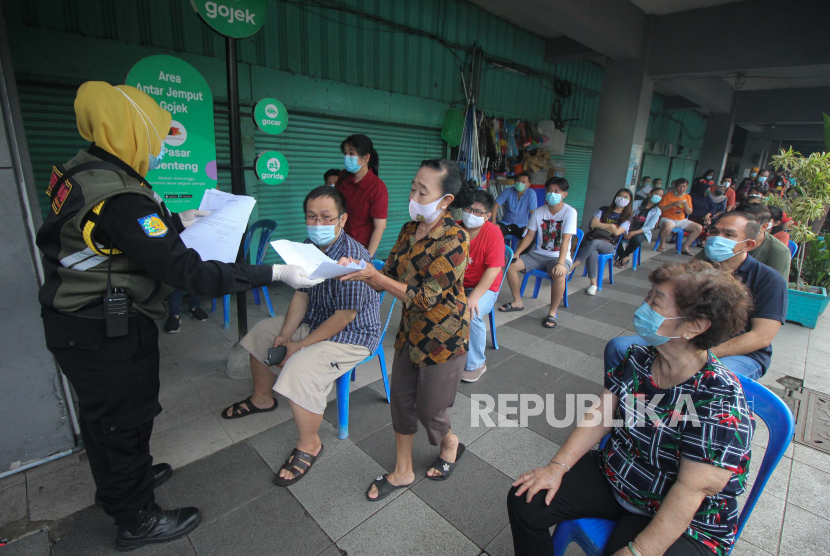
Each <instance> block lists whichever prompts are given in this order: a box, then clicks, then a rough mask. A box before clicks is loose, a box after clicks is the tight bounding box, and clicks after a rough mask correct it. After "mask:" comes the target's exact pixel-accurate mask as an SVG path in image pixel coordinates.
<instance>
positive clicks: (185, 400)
mask: <svg viewBox="0 0 830 556" xmlns="http://www.w3.org/2000/svg"><path fill="white" fill-rule="evenodd" d="M159 403H160V404H161V407H162V408H163V410H162V412H161V413H160V414H159V416H158V417H156V419H155V421H154V422H153V432H154V433H156V434H158V433H160V432H163V431H166V430H167V429H169V428H172V427H175V426H176V425H180V424H182V423H186V422H188V421H192V420H193V419H196V418H197V417H202V416H203V415H207V414H208V413H210V407H209V406H208V405H207V404H206V403H205V401H204V400H203V399H202V397H201V396H199V393H198V392H197V391H196V389H195V388H194V387H193V384H192V383H191V382H190V381H185V382H183V383H181V384H178V385H176V386H171V387H169V388H167V389H166V390H163V391H162V392H161V393H159Z"/></svg>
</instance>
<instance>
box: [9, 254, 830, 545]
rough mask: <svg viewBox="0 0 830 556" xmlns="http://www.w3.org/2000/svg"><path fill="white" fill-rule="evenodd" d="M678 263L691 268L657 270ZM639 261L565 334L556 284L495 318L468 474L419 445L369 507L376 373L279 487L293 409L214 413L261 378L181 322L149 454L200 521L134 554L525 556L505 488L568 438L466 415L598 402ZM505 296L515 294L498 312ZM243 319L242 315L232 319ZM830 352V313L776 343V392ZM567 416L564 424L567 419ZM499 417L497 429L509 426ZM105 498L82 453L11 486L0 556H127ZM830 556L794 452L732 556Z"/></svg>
mask: <svg viewBox="0 0 830 556" xmlns="http://www.w3.org/2000/svg"><path fill="white" fill-rule="evenodd" d="M652 255H653V254H652V253H646V254H645V257H646V258H651V256H652ZM673 259H677V260H688V259H686V258H680V257H677V256H673V255H663V256H661V257H660V258H659V260H661V261H665V260H673ZM644 262H645V265H644V267H645V268H643V269H641V270H638V271H637V272H636V273H634V272H631V271H626V272H622V273H618V275H617V276H616V278H615V282H616V283H615V285H610V284H607V283H606V284H605V286H604V289H603V290H602V292H600V293H599V294H598V295H597V296H596V297H588V296H585V295H584V292H583V289H584V287H585V286H586V285H587V281H586V280H584V279H575V280H574V281H573V282H572V284H571V288H570V289H571V298H570V305H571V306H570V308H568V309H565V308H562V309H561V310H560V313H559V323H560V326H559V327H558V328H557V329H556V330H554V331H550V330H546V329H544V328H542V327H541V326H540V324H539V321H540V320H541V317H542V316H543V315H544V314H545V313H546V309H545V307H546V305H547V302H548V295H547V291H546V288H543V289H542V294H540V298H539V299H537V300H532V299H526V300H525V304H526V309H525V311H524V312H517V313H511V314H504V313H496V322H497V324H498V340H499V344H500V346H501V349H499V350H498V351H495V350H493V349H491V348H488V351H487V356H488V361H487V364H488V372H487V373H486V374H485V375H484V376H483V378H482V379H481V380H480V381H479V382H477V383H475V384H462V386H461V387H460V388H459V393H458V396H457V398H456V403H455V407H454V408H453V409H452V422H453V426H454V429H455V431H456V432H457V434H458V435H459V437H460V438H461V440H462V442H464V443H465V444H467V446H468V447H469V449H468V452H467V454H466V455H465V456H464V459H463V460H462V462H461V464H460V466H459V468H458V472H457V473H456V474H455V475H454V476H453V478H452V479H451V480H449V481H447V482H444V483H438V482H433V481H429V480H423V475H424V473H425V472H426V470H427V468H428V467H429V465H430V464H431V462H432V461H433V460H434V458H435V456H436V455H437V451H436V449H435V448H432V447H431V446H429V444H428V442H427V440H426V437H425V435H424V434H423V433H420V434H418V435H417V436H416V441H415V449H414V466H415V473H416V477H418V479H417V480H416V483H415V484H414V485H413V486H412V487H411V488H409V489H407V490H402V491H398V492H396V493H395V494H394V495H392V496H390V497H389V498H388V499H386V500H384V501H381V502H376V503H371V502H368V501H367V500H366V499H365V497H364V495H363V492H364V490H365V489H366V487H367V486H368V485H369V483H370V482H371V481H372V479H374V478H375V477H377V476H378V475H380V474H382V473H384V472H386V471H389V470H391V469H392V468H393V467H394V459H395V440H394V434H393V432H392V430H391V418H390V414H389V406H388V404H387V403H386V402H385V396H384V395H383V384H382V382H381V381H380V367H379V365H378V363H377V361H375V362H373V363H371V364H368V365H364V366H362V367H359V368H358V372H357V380H356V382H354V383H352V394H351V414H350V437H349V438H347V439H345V440H339V439H338V438H337V431H336V426H337V411H336V407H335V404H333V403H332V404H329V407H328V409H327V411H326V414H325V421H324V423H323V428H322V433H321V434H322V437H323V442H324V444H325V446H326V450H325V453H324V455H323V456H322V457H321V459H320V460H319V461H318V462H317V463H316V465H315V466H314V469H313V470H312V471H311V473H310V476H309V478H307V479H305V480H303V481H300V482H299V483H297V484H296V485H294V486H292V487H290V488H288V489H282V488H278V487H275V486H274V485H273V484H272V482H271V478H272V476H273V473H274V471H275V470H277V469H278V468H279V466H280V465H281V464H282V462H283V461H284V460H285V458H286V457H287V455H288V454H289V452H290V451H291V449H292V448H293V446H294V442H295V441H296V434H297V433H296V428H295V426H294V424H293V422H291V413H290V411H289V409H288V403H287V401H286V400H284V399H282V398H280V408H279V409H278V410H277V411H274V412H271V413H265V414H261V415H255V416H251V417H248V418H245V419H240V420H230V421H229V420H224V419H222V418H221V417H219V411H220V410H221V409H222V408H224V407H226V406H227V405H229V404H230V403H232V402H234V401H238V400H241V399H243V398H245V397H246V396H247V395H248V394H249V393H250V392H249V389H250V379H248V380H231V379H229V378H227V377H226V375H225V363H226V361H227V357H228V353H229V350H230V349H232V347H233V343H234V340H235V338H236V321H235V320H233V321H231V327H230V328H229V329H227V330H223V329H222V328H221V324H222V323H221V305H220V310H219V311H218V312H217V313H215V314H212V315H211V319H210V321H209V322H208V323H201V324H200V323H196V322H194V321H192V320H190V319H189V318H188V317H187V316H185V318H184V321H183V325H182V331H181V332H180V333H179V334H177V335H165V334H162V338H161V344H162V346H161V348H162V392H161V403H162V406H164V412H163V413H162V414H161V415H160V416H159V418H158V419H157V421H156V427H155V431H154V434H153V439H152V450H153V455H154V457H155V459H156V461H167V462H170V463H171V464H172V465H173V466H174V467H175V468H176V470H177V471H176V473H175V475H174V477H173V478H172V479H171V480H170V481H169V482H168V483H167V484H165V485H164V486H163V487H161V488H160V489H158V490H157V493H156V496H157V499H158V500H159V502H160V503H161V504H162V505H163V506H165V507H173V506H181V505H195V506H198V507H200V508H201V509H202V511H203V515H204V520H203V522H202V525H201V526H200V527H199V528H198V529H197V530H196V531H195V532H194V533H193V534H191V535H190V536H189V537H187V538H184V539H180V540H178V541H176V542H174V543H171V544H169V545H161V546H157V547H145V548H144V549H141V550H139V551H136V552H135V554H136V555H145V554H156V555H159V556H178V555H193V554H199V555H203V554H215V555H222V556H226V555H234V554H240V555H242V554H244V555H257V554H269V555H271V554H309V555H317V554H320V555H322V556H337V555H338V554H349V555H351V556H357V555H375V554H377V555H384V556H385V555H388V554H402V555H403V554H405V555H417V554H424V555H466V554H469V555H471V556H475V555H480V554H489V555H491V556H502V555H509V554H512V544H511V536H510V529H509V527H508V526H507V513H506V508H505V503H504V498H505V495H506V493H507V490H508V489H509V487H510V483H511V482H512V480H514V479H515V478H516V477H517V476H518V474H519V473H521V472H522V471H524V470H527V469H530V468H532V467H536V466H539V465H542V464H544V463H546V462H547V461H549V459H550V457H551V455H552V454H554V453H555V451H556V450H557V449H558V447H559V445H560V444H561V443H562V442H563V441H564V439H565V438H566V437H567V435H568V433H569V432H570V429H568V428H565V429H562V428H553V427H551V426H550V425H549V424H548V423H547V421H546V420H545V419H544V418H543V417H541V416H540V417H531V418H530V419H528V420H527V423H526V425H527V426H526V427H523V426H519V424H518V423H513V424H514V426H512V427H506V426H501V427H493V428H488V427H486V426H483V425H482V426H475V427H474V426H472V423H471V410H472V408H473V404H476V403H477V402H474V401H473V400H472V399H471V396H473V395H476V394H489V395H491V396H495V395H497V394H501V393H514V394H522V393H527V394H539V395H540V396H542V397H544V396H545V395H552V396H553V397H554V399H555V400H559V401H563V400H565V398H566V396H568V395H570V394H586V393H597V392H599V391H600V389H601V387H602V386H601V384H602V366H603V365H602V352H603V348H604V345H605V342H606V341H607V340H608V339H610V338H613V337H615V336H618V335H626V334H631V333H632V332H631V328H632V325H631V316H632V314H633V311H634V308H635V307H636V306H637V305H639V304H640V303H641V302H642V298H643V295H644V293H645V291H647V287H648V283H647V279H646V278H647V272H648V271H649V270H650V269H651V268H653V267H654V266H655V264H657V261H653V260H652V261H648V260H646V261H644ZM529 294H530V292H528V295H529ZM288 296H290V291H289V290H286V289H283V288H273V289H272V300H273V302H274V308H275V311H276V312H277V314H281V313H284V311H285V309H286V307H287V305H288V301H289V297H288ZM509 300H510V295H509V292H507V291H506V288H505V291H504V292H503V293H502V295H501V299H500V301H499V303H504V302H506V301H509ZM388 305H389V303H388V301H387V302H386V303H385V304H384V308H383V309H382V314H384V315H385V313H386V311H387V310H388ZM231 314H232V315H234V316H235V307H232V311H231ZM399 314H400V313H399V307H398V306H396V308H395V312H394V314H393V317H392V320H391V323H390V327H389V330H388V332H387V337H386V339H385V341H384V345H385V346H387V348H388V349H387V350H386V359H387V361H389V362H391V359H392V356H393V350H392V348H391V345H392V343H393V341H394V336H395V334H396V332H397V329H396V326H397V323H398V321H399ZM266 316H267V309H265V307H263V306H256V305H253V303H252V302H251V303H250V304H249V325H250V326H253V324H254V323H255V322H257V321H258V320H260V319H262V318H265V317H266ZM488 345H489V343H488ZM828 346H830V315H827V316H825V317H824V318H823V320H822V321H821V322H820V323H819V327H818V328H816V329H814V330H808V329H806V328H802V327H801V326H799V325H793V324H787V325H786V326H784V327H783V328H782V330H781V331H780V332H779V334H778V336H777V338H776V340H775V343H774V355H773V363H772V367H771V370H770V372H768V373H767V375H766V376H765V377H764V378H763V379H762V382H763V383H764V384H766V385H767V386H769V387H770V388H772V389H774V390H775V391H777V392H783V386H782V385H781V384H780V383H779V382H777V381H778V380H779V379H781V378H783V377H785V376H787V377H791V378H792V379H797V380H803V381H804V386H805V387H808V388H813V389H816V390H821V391H824V392H827V393H830V347H828ZM333 398H334V394H332V395H331V398H330V399H333ZM555 407H557V406H555ZM558 407H562V404H559V406H558ZM556 416H557V417H561V415H560V414H559V412H558V410H557V414H556ZM495 417H496V419H495V421H496V422H500V421H503V420H504V417H502V416H499V415H496V416H495ZM512 417H513V418H514V419H515V415H513V416H512ZM767 437H768V434H767V431H766V429H765V428H764V427H763V426H759V429H758V432H757V434H756V436H755V438H754V439H753V445H754V447H755V451H754V453H753V455H754V458H758V460H760V458H761V457H762V455H763V453H764V446H765V445H766V442H767ZM750 481H751V482H752V481H754V476H753V477H752V478H751V479H750ZM93 494H94V485H93V482H92V478H91V475H90V473H89V466H88V463H87V462H86V459H85V456H84V454H83V453H80V454H75V455H73V456H70V457H67V458H63V459H61V460H57V461H55V462H52V463H50V464H47V465H44V466H41V467H38V468H35V469H32V470H29V471H27V472H25V473H21V474H19V475H14V476H12V477H9V478H7V479H5V480H3V481H2V482H0V537H9V538H15V537H18V536H19V535H20V534H21V533H23V532H26V531H34V532H32V533H29V534H28V535H27V536H23V537H21V538H20V539H18V540H16V541H14V542H12V543H11V544H10V545H8V546H7V547H5V548H0V556H9V555H24V554H25V555H45V554H50V553H51V554H53V555H56V556H58V555H61V556H62V555H83V556H95V555H103V554H112V553H114V552H115V550H114V533H115V528H114V527H113V525H112V521H111V520H110V519H109V518H107V517H106V516H105V515H104V513H103V512H102V511H101V510H100V509H99V508H97V507H96V506H94V505H92V499H93ZM828 553H830V456H828V455H826V454H824V453H822V452H818V451H815V450H812V449H810V448H806V447H804V446H800V445H792V446H791V447H790V448H789V450H788V451H787V454H786V456H785V458H784V459H783V460H782V462H781V464H780V465H779V467H778V468H777V469H776V471H775V472H774V474H773V476H772V479H771V480H770V482H769V483H768V485H767V487H766V489H765V491H764V494H763V497H762V498H761V501H760V503H759V504H758V505H757V506H756V509H755V511H754V513H753V516H752V518H751V519H750V521H749V522H748V525H747V527H746V530H745V531H744V532H743V535H742V537H741V540H740V541H739V542H738V544H737V546H736V549H735V551H734V554H735V555H737V556H749V555H753V556H770V555H782V556H785V555H786V556H790V555H803V554H828ZM577 554H581V551H580V550H579V549H578V548H576V547H571V549H570V550H569V551H568V555H569V556H575V555H577Z"/></svg>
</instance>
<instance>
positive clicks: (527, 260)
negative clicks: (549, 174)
mask: <svg viewBox="0 0 830 556" xmlns="http://www.w3.org/2000/svg"><path fill="white" fill-rule="evenodd" d="M569 187H570V185H569V184H568V180H566V179H565V178H551V179H549V180H548V181H547V183H546V184H545V205H544V206H541V207H539V208H537V209H536V210H534V211H533V213H532V214H531V215H530V220H529V221H528V223H527V233H526V234H525V237H524V238H522V241H521V243H519V246H518V247H517V248H516V253H521V252H523V251H524V250H525V249H527V248H528V247H530V246H531V245H532V244H533V242H534V241H535V240H536V235H537V234H539V235H540V237H539V242H538V243H537V244H536V248H535V249H533V250H532V251H528V252H527V253H525V254H524V255H522V256H521V257H519V258H518V259H514V261H513V264H511V265H510V268H508V269H507V283H508V284H510V292H511V293H512V294H513V301H512V302H511V303H505V304H504V305H502V306H501V307H499V311H501V312H503V313H509V312H511V311H524V303H523V302H522V294H521V287H522V278H521V277H520V276H519V272H521V271H522V270H526V271H527V272H530V271H532V270H542V271H544V272H546V273H547V274H548V276H550V277H551V282H552V285H551V289H550V310H549V311H548V315H547V316H546V317H545V318H544V319H542V326H544V327H545V328H553V327H555V326H556V311H557V310H558V309H559V304H560V303H561V302H562V294H563V293H565V281H566V280H567V279H568V272H570V270H571V265H572V264H573V259H572V258H571V238H572V237H573V236H574V235H576V218H577V213H576V209H575V208H573V207H572V206H570V205H568V204H565V198H566V197H567V196H568V188H569Z"/></svg>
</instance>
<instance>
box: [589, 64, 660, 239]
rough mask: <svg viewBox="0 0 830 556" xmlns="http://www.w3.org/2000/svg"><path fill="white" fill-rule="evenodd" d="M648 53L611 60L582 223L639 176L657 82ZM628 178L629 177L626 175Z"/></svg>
mask: <svg viewBox="0 0 830 556" xmlns="http://www.w3.org/2000/svg"><path fill="white" fill-rule="evenodd" d="M645 62H646V61H645V57H642V58H640V59H637V60H625V61H615V60H608V62H607V63H606V65H605V73H604V75H603V79H602V92H601V93H600V98H599V114H598V115H597V126H596V133H595V135H594V152H593V155H592V156H591V172H590V175H589V176H588V190H587V192H586V197H585V211H584V214H582V215H581V216H582V223H583V226H587V225H588V224H589V223H590V222H591V215H592V214H593V213H594V211H595V210H596V209H597V208H599V207H600V206H602V205H604V204H607V203H608V202H609V201H610V199H611V197H612V196H613V195H614V193H615V192H616V191H617V190H618V189H620V188H621V187H626V186H627V185H629V183H628V182H629V180H630V179H632V176H631V174H630V173H629V170H630V166H631V163H632V160H633V163H634V165H635V168H634V172H635V173H636V174H637V175H635V176H633V180H634V181H637V180H638V178H639V174H640V172H639V168H640V165H641V164H642V155H643V145H644V143H645V139H646V131H647V129H648V116H649V111H650V110H651V96H652V92H653V91H654V83H653V82H652V81H651V80H649V78H648V76H647V75H646V71H645V70H646V64H645ZM627 178H628V179H627Z"/></svg>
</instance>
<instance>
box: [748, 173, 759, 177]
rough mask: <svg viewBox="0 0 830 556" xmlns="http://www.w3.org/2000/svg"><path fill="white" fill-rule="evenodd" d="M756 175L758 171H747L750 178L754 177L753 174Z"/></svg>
mask: <svg viewBox="0 0 830 556" xmlns="http://www.w3.org/2000/svg"><path fill="white" fill-rule="evenodd" d="M757 175H758V172H750V173H749V177H750V178H754V177H755V176H757Z"/></svg>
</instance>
